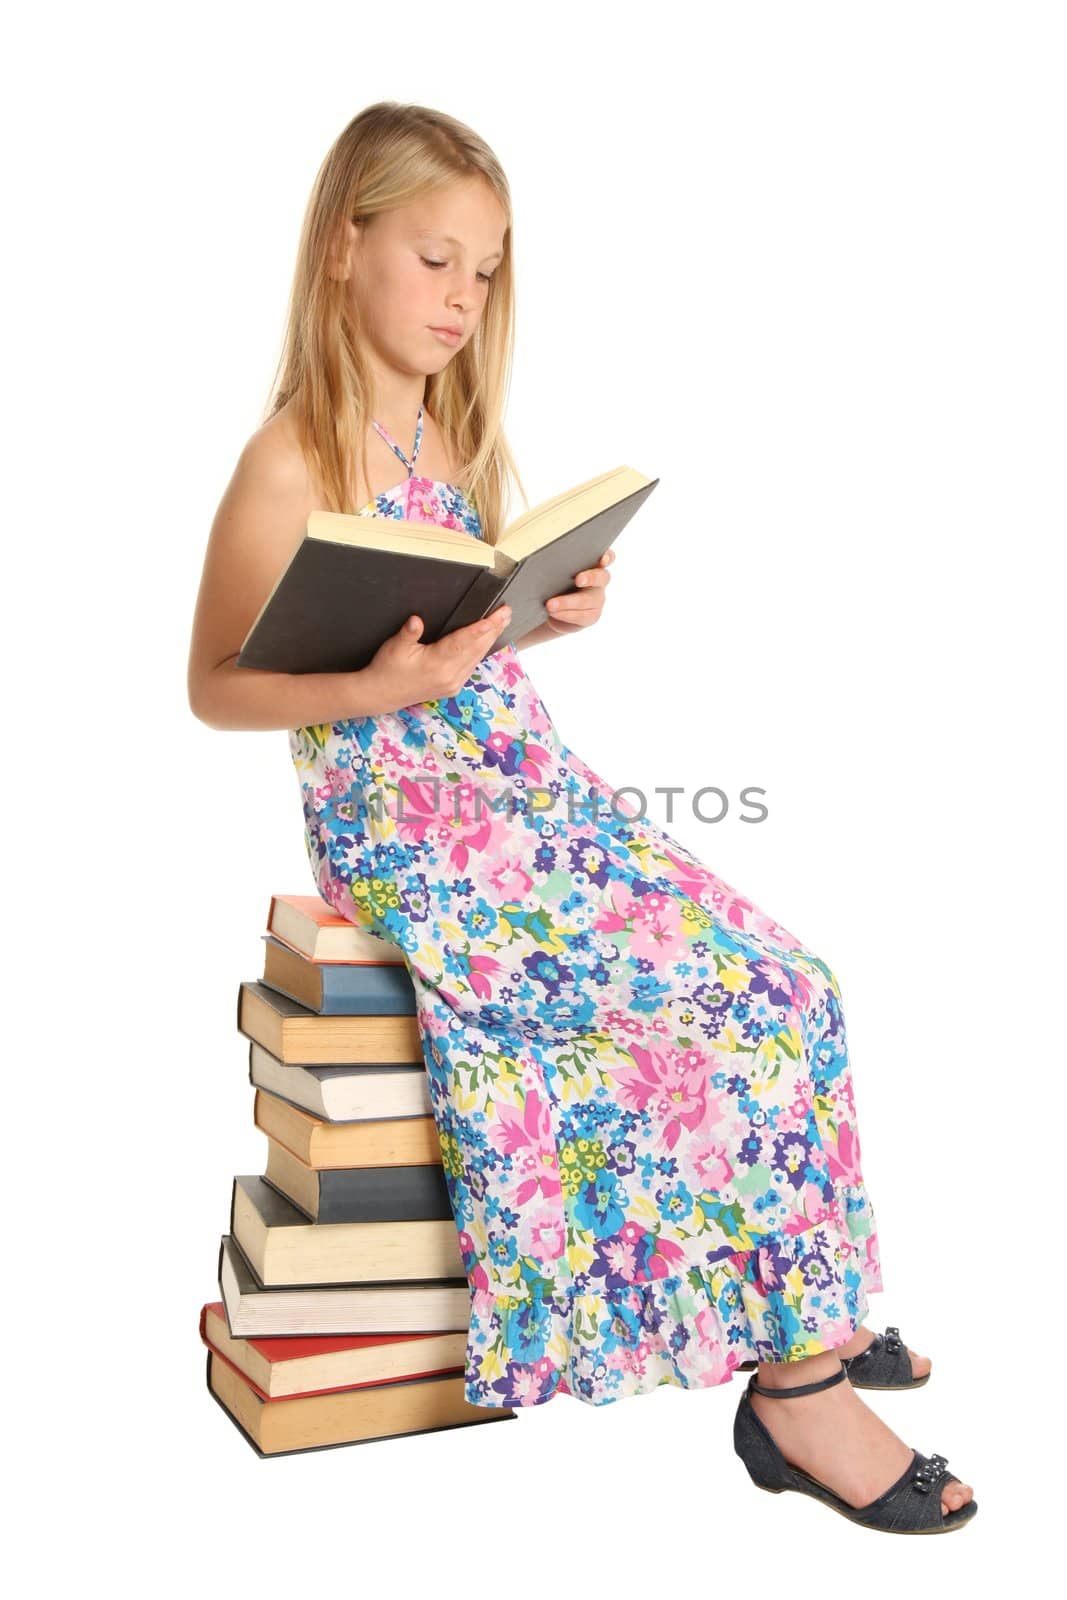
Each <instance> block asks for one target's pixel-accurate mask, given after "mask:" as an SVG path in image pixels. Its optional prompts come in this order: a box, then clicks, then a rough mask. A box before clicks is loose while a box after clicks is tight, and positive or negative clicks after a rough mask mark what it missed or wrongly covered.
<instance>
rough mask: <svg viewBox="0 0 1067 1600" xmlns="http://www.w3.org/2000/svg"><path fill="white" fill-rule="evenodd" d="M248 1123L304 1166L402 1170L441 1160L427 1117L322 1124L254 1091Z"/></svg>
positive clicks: (433, 1128)
mask: <svg viewBox="0 0 1067 1600" xmlns="http://www.w3.org/2000/svg"><path fill="white" fill-rule="evenodd" d="M252 1120H253V1121H254V1122H255V1125H256V1127H257V1128H258V1129H259V1130H260V1132H261V1133H265V1134H268V1135H269V1136H270V1138H272V1139H277V1141H278V1143H279V1144H281V1145H284V1146H285V1148H286V1149H287V1150H289V1151H291V1153H292V1154H293V1155H294V1156H296V1157H297V1158H298V1159H299V1160H301V1161H303V1162H304V1164H305V1165H306V1166H309V1167H406V1166H418V1165H419V1164H420V1163H422V1162H427V1163H433V1164H438V1165H439V1164H440V1162H441V1160H442V1156H441V1140H440V1138H439V1136H438V1132H437V1124H436V1123H435V1122H434V1119H433V1117H379V1118H377V1119H376V1120H375V1121H373V1122H326V1121H325V1120H324V1119H323V1118H322V1117H314V1116H312V1114H311V1112H310V1111H302V1110H301V1108H300V1107H299V1106H294V1105H290V1104H289V1102H288V1100H279V1098H278V1096H277V1095H274V1094H269V1093H268V1092H267V1090H266V1089H257V1090H256V1097H255V1101H254V1103H253V1107H252Z"/></svg>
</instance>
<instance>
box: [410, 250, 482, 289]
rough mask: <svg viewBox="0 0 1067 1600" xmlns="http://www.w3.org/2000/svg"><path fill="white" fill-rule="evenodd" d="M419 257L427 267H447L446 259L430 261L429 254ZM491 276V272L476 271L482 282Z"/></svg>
mask: <svg viewBox="0 0 1067 1600" xmlns="http://www.w3.org/2000/svg"><path fill="white" fill-rule="evenodd" d="M419 259H420V260H421V261H422V263H423V265H424V266H427V267H447V266H448V262H447V261H431V259H430V258H429V256H420V258H419ZM492 276H493V274H492V273H491V272H479V273H478V277H479V278H481V280H482V282H483V283H489V282H490V280H491V279H492Z"/></svg>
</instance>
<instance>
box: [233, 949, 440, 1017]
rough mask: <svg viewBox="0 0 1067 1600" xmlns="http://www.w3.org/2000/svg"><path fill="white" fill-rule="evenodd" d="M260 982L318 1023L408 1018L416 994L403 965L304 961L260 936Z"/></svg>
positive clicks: (400, 962) (292, 951)
mask: <svg viewBox="0 0 1067 1600" xmlns="http://www.w3.org/2000/svg"><path fill="white" fill-rule="evenodd" d="M262 937H263V939H264V941H265V943H266V947H267V948H266V951H265V956H264V963H263V980H262V981H263V982H264V983H265V984H266V986H267V988H268V989H275V990H277V992H278V993H279V994H284V995H286V996H287V997H288V998H289V999H290V1000H295V1001H297V1002H298V1004H299V1005H302V1006H306V1007H307V1009H308V1010H309V1011H314V1012H316V1013H317V1014H318V1015H319V1016H322V1017H328V1016H333V1017H338V1016H347V1017H368V1016H373V1017H411V1016H414V1015H415V988H414V985H413V984H412V981H411V975H410V974H409V972H408V969H407V964H406V963H405V962H403V961H399V962H398V961H389V962H386V961H383V962H376V961H337V962H334V961H309V960H308V958H307V956H303V955H301V954H300V952H299V950H293V949H291V948H290V946H289V945H287V944H283V943H282V941H281V940H280V939H276V938H275V937H274V935H273V934H272V933H265V934H263V936H262Z"/></svg>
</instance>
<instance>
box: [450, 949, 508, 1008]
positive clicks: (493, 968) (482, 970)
mask: <svg viewBox="0 0 1067 1600" xmlns="http://www.w3.org/2000/svg"><path fill="white" fill-rule="evenodd" d="M460 959H461V962H462V963H463V964H464V965H465V966H466V968H467V976H468V978H469V979H470V985H471V988H472V989H473V990H474V992H475V994H476V995H477V996H478V999H479V1000H488V999H489V998H490V996H491V995H492V993H493V986H492V984H491V983H490V982H489V975H490V974H494V975H495V974H496V973H498V972H503V970H504V963H503V962H502V961H497V959H496V957H495V956H475V955H469V956H463V957H461V958H460Z"/></svg>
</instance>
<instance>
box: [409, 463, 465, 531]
mask: <svg viewBox="0 0 1067 1600" xmlns="http://www.w3.org/2000/svg"><path fill="white" fill-rule="evenodd" d="M404 510H405V514H406V516H407V517H408V519H409V520H410V521H411V522H436V523H437V524H438V526H439V527H445V528H450V527H452V526H453V519H452V518H451V517H448V516H446V515H445V513H444V508H443V507H442V505H441V502H440V500H439V498H438V495H437V486H436V484H435V483H434V480H433V479H432V478H424V477H422V476H421V475H420V474H419V473H414V474H413V475H412V476H411V477H410V478H409V479H408V484H407V504H406V505H405V507H404Z"/></svg>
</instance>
